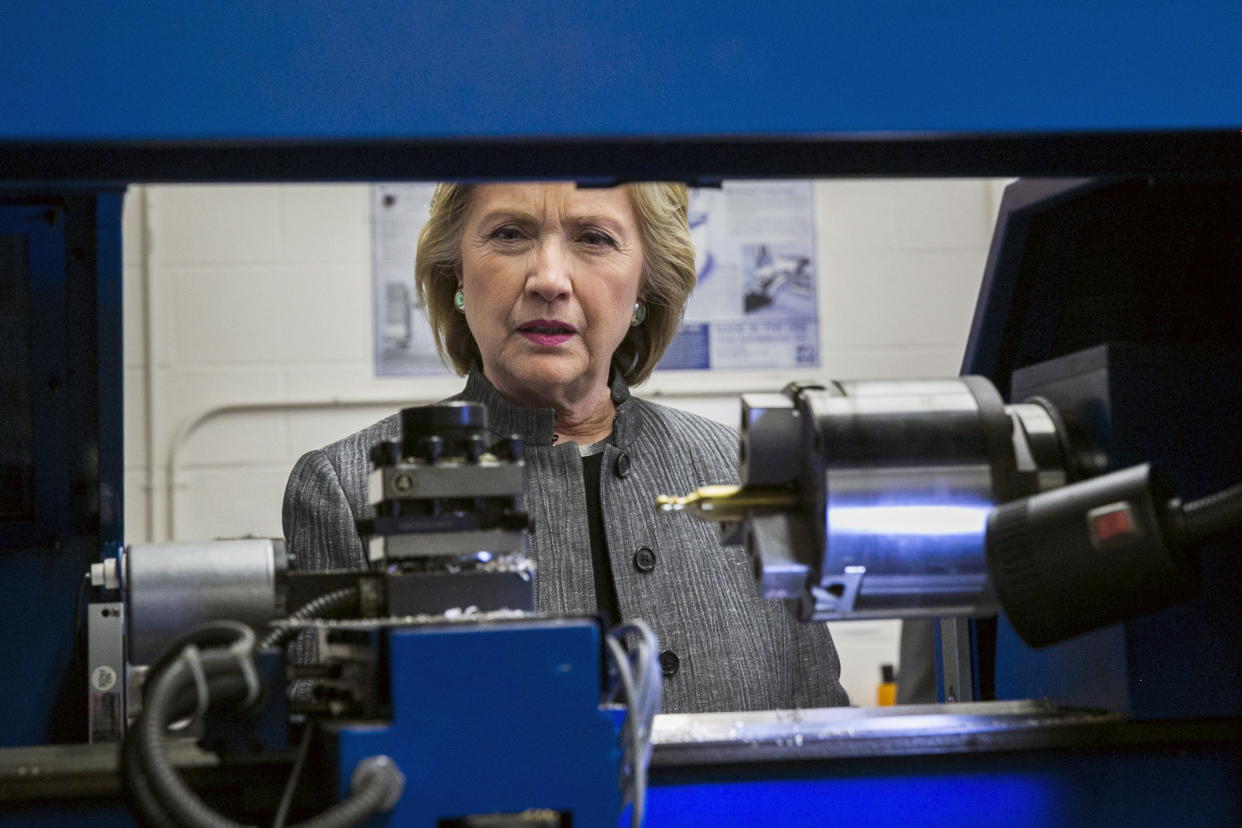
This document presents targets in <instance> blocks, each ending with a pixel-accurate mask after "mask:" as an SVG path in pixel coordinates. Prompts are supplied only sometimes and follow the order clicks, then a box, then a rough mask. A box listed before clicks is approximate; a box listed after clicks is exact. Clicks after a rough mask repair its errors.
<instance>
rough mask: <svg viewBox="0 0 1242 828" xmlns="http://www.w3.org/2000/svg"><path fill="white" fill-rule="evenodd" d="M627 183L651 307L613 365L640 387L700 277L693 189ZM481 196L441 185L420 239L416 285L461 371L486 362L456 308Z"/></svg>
mask: <svg viewBox="0 0 1242 828" xmlns="http://www.w3.org/2000/svg"><path fill="white" fill-rule="evenodd" d="M624 186H625V188H626V190H627V191H628V192H629V194H630V200H631V202H632V203H633V205H634V212H635V213H636V214H637V216H638V228H639V233H640V235H641V237H642V244H643V271H642V279H641V282H640V284H639V288H638V298H639V300H640V301H641V302H643V303H644V304H645V305H646V306H647V318H646V320H645V321H644V322H643V324H641V325H639V326H638V327H633V328H630V329H629V331H628V332H627V333H626V335H625V339H623V340H622V341H621V344H620V345H619V346H617V350H616V352H614V353H613V356H612V367H613V369H614V370H615V371H617V372H618V373H620V375H621V377H622V378H623V379H624V380H625V382H626V383H627V384H628V385H638V384H639V383H641V382H643V381H644V380H646V379H647V377H649V376H651V372H652V371H653V370H654V369H655V366H656V363H657V362H659V361H660V357H661V356H663V355H664V351H665V350H666V349H667V348H668V345H669V343H670V342H672V340H673V337H674V336H675V335H676V333H677V328H678V327H679V326H680V325H681V317H682V314H683V313H684V312H685V308H686V300H687V299H689V298H690V293H691V291H693V290H694V285H695V282H696V279H697V276H696V273H695V269H694V245H693V243H692V242H691V241H690V225H689V223H688V221H687V210H688V206H689V200H690V194H689V191H688V190H687V189H686V186H685V185H684V184H676V183H664V182H640V183H635V184H626V185H624ZM473 197H474V187H473V185H470V184H441V185H440V186H438V187H437V188H436V192H435V195H434V196H433V197H432V199H431V217H430V218H429V219H428V221H427V224H426V225H425V226H424V227H423V231H422V233H420V234H419V236H418V255H417V260H416V262H415V265H414V284H415V286H416V287H417V289H418V295H419V298H420V299H421V301H422V303H423V307H424V308H425V309H426V311H427V319H428V321H430V322H431V329H432V331H433V332H434V333H435V338H436V350H437V351H439V353H440V358H441V359H442V360H444V362H445V364H446V365H448V366H449V367H450V368H452V369H453V370H454V371H456V372H457V373H458V374H465V373H466V372H467V371H469V370H470V369H471V367H473V366H474V365H480V366H481V365H482V364H483V360H482V358H481V356H480V354H479V346H478V344H477V343H476V342H475V341H474V337H473V336H472V335H471V333H470V328H469V327H467V325H466V317H465V314H462V313H459V312H458V311H457V310H456V309H455V308H454V307H453V294H455V293H456V292H457V287H458V285H459V284H460V282H461V239H462V233H463V232H464V231H465V224H466V216H467V215H468V214H469V212H470V204H471V201H472V200H473Z"/></svg>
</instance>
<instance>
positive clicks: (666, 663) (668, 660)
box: [660, 650, 681, 678]
mask: <svg viewBox="0 0 1242 828" xmlns="http://www.w3.org/2000/svg"><path fill="white" fill-rule="evenodd" d="M680 667H681V659H680V658H678V657H677V653H675V652H673V651H672V650H665V651H664V652H662V653H660V671H661V672H662V673H664V677H665V678H672V677H673V676H675V675H677V670H678V669H679V668H680Z"/></svg>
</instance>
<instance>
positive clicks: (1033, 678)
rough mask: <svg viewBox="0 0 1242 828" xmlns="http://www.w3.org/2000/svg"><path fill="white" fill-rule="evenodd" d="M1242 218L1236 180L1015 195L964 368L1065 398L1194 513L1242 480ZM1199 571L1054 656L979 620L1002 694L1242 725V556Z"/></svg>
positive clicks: (1120, 462)
mask: <svg viewBox="0 0 1242 828" xmlns="http://www.w3.org/2000/svg"><path fill="white" fill-rule="evenodd" d="M1239 222H1242V181H1239V180H1236V179H1219V180H1196V179H1176V180H1154V181H1153V180H1138V179H1120V180H1108V179H1104V180H1092V181H1081V180H1062V181H1040V180H1030V181H1020V182H1017V183H1015V184H1012V185H1010V186H1009V188H1008V189H1007V190H1006V192H1005V198H1004V201H1003V203H1002V206H1001V214H1000V217H999V219H998V222H997V229H996V233H995V235H994V237H993V242H992V249H991V253H990V255H989V260H988V265H987V270H986V271H985V277H984V283H983V287H982V291H981V294H980V300H979V304H978V306H977V308H976V313H975V321H974V326H973V328H972V332H971V336H970V341H969V344H968V346H967V353H966V358H965V361H964V363H963V368H962V372H963V373H964V374H965V373H969V374H984V375H986V376H988V377H990V378H991V379H992V381H993V382H994V383H995V384H996V385H997V387H998V388H1000V389H1002V390H1003V391H1004V392H1005V393H1006V395H1007V397H1008V398H1009V400H1010V402H1021V401H1022V400H1024V399H1026V398H1028V397H1031V396H1040V397H1044V398H1046V399H1048V400H1050V401H1051V402H1052V403H1054V404H1055V405H1056V406H1057V407H1058V408H1060V409H1061V410H1062V411H1063V412H1064V413H1065V414H1066V415H1067V417H1069V418H1070V419H1071V420H1072V421H1073V422H1074V423H1076V424H1077V425H1078V427H1079V428H1081V429H1082V431H1083V433H1084V434H1085V435H1086V436H1087V437H1088V438H1089V439H1090V442H1091V443H1092V444H1093V445H1094V446H1096V447H1098V449H1099V450H1100V451H1101V452H1102V453H1103V454H1104V456H1105V457H1106V459H1107V468H1108V470H1109V471H1113V470H1117V469H1122V468H1126V467H1128V466H1131V465H1134V464H1137V463H1142V462H1152V463H1154V464H1155V465H1156V467H1157V468H1159V469H1160V470H1161V471H1162V472H1163V473H1164V474H1165V475H1166V476H1167V477H1168V478H1169V480H1170V481H1171V482H1172V483H1173V486H1174V489H1175V490H1176V491H1177V492H1178V494H1179V495H1180V496H1181V497H1182V498H1183V499H1185V500H1193V499H1195V498H1199V497H1204V496H1206V495H1209V494H1211V493H1213V492H1216V491H1219V490H1221V489H1224V488H1226V487H1228V486H1230V485H1233V484H1235V483H1237V482H1238V479H1239V475H1240V471H1239V470H1242V436H1239V434H1238V430H1237V423H1236V417H1235V416H1234V415H1233V412H1236V411H1237V410H1238V408H1239V406H1242V294H1239V293H1238V291H1237V290H1236V289H1235V287H1234V285H1233V284H1232V278H1223V277H1224V274H1231V273H1236V272H1237V271H1238V267H1239V265H1240V264H1242V239H1240V237H1239V236H1238V234H1237V230H1236V228H1237V227H1238V224H1239ZM1199 565H1200V567H1201V570H1202V575H1201V578H1200V581H1201V585H1202V586H1201V594H1200V595H1199V596H1198V597H1197V598H1195V599H1194V600H1191V601H1188V602H1185V603H1182V604H1179V605H1176V606H1173V607H1169V608H1167V609H1165V610H1162V611H1160V612H1157V613H1153V614H1151V615H1148V616H1144V617H1140V618H1135V619H1132V620H1131V621H1128V622H1126V623H1124V624H1118V625H1114V626H1112V627H1109V628H1107V629H1103V630H1098V631H1096V632H1093V633H1089V634H1086V635H1082V636H1078V637H1077V638H1074V639H1071V640H1070V641H1066V642H1063V643H1061V644H1058V645H1055V646H1052V647H1048V648H1046V649H1042V650H1034V649H1032V648H1030V647H1027V646H1026V645H1025V644H1023V643H1022V641H1021V640H1020V639H1019V638H1018V636H1017V634H1016V633H1015V632H1014V631H1013V629H1012V627H1011V626H1010V625H1009V624H1008V622H1007V621H1006V619H1005V618H1004V615H1003V614H1002V616H1001V619H1000V623H999V625H998V628H997V629H996V630H993V629H991V628H990V625H989V624H987V623H984V622H979V624H978V625H977V626H978V627H979V630H978V631H979V633H980V634H979V636H978V638H979V639H980V640H981V641H982V642H983V644H982V646H981V647H980V648H979V649H980V651H981V652H982V653H983V654H984V660H985V661H986V662H987V663H986V664H983V665H981V666H982V668H983V669H982V670H981V671H980V675H981V679H982V681H983V683H984V685H985V687H984V690H985V693H990V692H992V691H993V690H994V692H995V697H996V698H1000V699H1018V698H1045V697H1046V698H1051V699H1053V700H1055V701H1057V702H1058V703H1060V704H1063V705H1067V706H1077V707H1093V708H1101V709H1106V710H1113V711H1116V712H1120V713H1124V714H1126V715H1128V716H1130V717H1133V718H1141V719H1159V718H1170V717H1189V716H1242V648H1239V647H1238V646H1237V642H1238V641H1239V640H1242V558H1239V556H1238V554H1237V551H1236V549H1235V548H1233V546H1232V545H1231V544H1230V543H1228V542H1225V543H1217V544H1212V545H1210V546H1208V547H1207V548H1205V549H1204V550H1203V551H1202V554H1201V556H1200V560H1199ZM1050 600H1055V596H1050ZM993 647H994V653H995V657H994V660H993V659H992V657H991V656H992V652H993ZM993 678H994V682H995V683H994V686H989V680H990V679H993Z"/></svg>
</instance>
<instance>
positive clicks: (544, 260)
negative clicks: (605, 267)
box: [526, 238, 573, 302]
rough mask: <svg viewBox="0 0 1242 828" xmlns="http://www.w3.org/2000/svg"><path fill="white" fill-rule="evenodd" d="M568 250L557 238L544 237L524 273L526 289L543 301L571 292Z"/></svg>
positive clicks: (565, 295) (571, 277)
mask: <svg viewBox="0 0 1242 828" xmlns="http://www.w3.org/2000/svg"><path fill="white" fill-rule="evenodd" d="M568 253H569V251H568V250H566V249H565V245H564V243H563V242H562V241H560V240H558V239H554V238H553V239H545V240H544V241H543V242H542V243H541V244H540V245H539V253H538V255H537V256H536V257H535V260H534V262H533V263H532V266H531V270H530V272H529V273H528V274H527V275H526V290H527V292H528V293H531V294H533V295H534V296H537V297H538V298H540V299H542V300H544V301H545V302H552V301H555V300H557V299H563V298H565V297H567V296H569V294H570V293H572V292H573V273H572V264H571V260H570V257H569V255H568Z"/></svg>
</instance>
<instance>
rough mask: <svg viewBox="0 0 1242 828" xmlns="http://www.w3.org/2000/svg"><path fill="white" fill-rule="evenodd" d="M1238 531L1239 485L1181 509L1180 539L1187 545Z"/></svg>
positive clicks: (1241, 486) (1241, 521)
mask: <svg viewBox="0 0 1242 828" xmlns="http://www.w3.org/2000/svg"><path fill="white" fill-rule="evenodd" d="M1239 529H1242V483H1239V484H1238V485H1236V486H1230V487H1229V488H1228V489H1223V490H1221V491H1219V492H1216V493H1215V494H1210V495H1208V496H1207V497H1203V498H1200V499H1198V500H1195V501H1191V502H1190V503H1187V504H1185V505H1184V506H1182V533H1183V534H1182V538H1183V540H1184V541H1186V542H1187V543H1189V544H1191V545H1196V544H1199V543H1204V542H1206V541H1209V540H1212V539H1213V538H1217V537H1220V536H1221V535H1226V534H1229V533H1231V532H1236V531H1238V530H1239Z"/></svg>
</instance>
